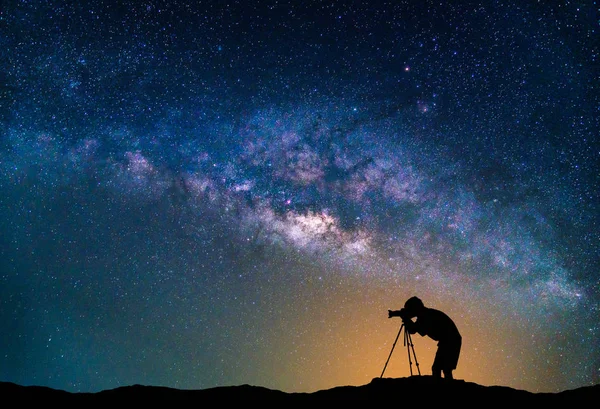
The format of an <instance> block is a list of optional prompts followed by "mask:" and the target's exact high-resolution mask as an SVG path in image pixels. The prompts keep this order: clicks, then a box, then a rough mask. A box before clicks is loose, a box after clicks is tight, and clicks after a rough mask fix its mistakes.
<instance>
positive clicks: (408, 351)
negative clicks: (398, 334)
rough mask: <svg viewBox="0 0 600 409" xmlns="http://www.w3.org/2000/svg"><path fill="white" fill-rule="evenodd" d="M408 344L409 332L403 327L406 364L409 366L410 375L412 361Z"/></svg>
mask: <svg viewBox="0 0 600 409" xmlns="http://www.w3.org/2000/svg"><path fill="white" fill-rule="evenodd" d="M410 344H411V340H410V334H409V333H408V331H406V329H405V330H404V346H405V347H406V352H407V353H408V366H409V368H410V376H412V374H413V371H412V361H411V359H410Z"/></svg>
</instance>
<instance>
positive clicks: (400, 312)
mask: <svg viewBox="0 0 600 409" xmlns="http://www.w3.org/2000/svg"><path fill="white" fill-rule="evenodd" d="M392 317H400V318H402V321H406V320H409V319H410V316H409V314H408V312H407V311H406V309H405V308H402V309H400V310H397V311H392V310H388V318H392Z"/></svg>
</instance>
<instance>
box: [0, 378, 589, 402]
mask: <svg viewBox="0 0 600 409" xmlns="http://www.w3.org/2000/svg"><path fill="white" fill-rule="evenodd" d="M0 393H1V394H2V396H3V400H4V401H5V402H11V401H13V400H12V399H16V400H14V401H13V402H40V403H45V404H49V403H78V404H80V403H85V404H96V403H104V404H106V403H124V402H130V401H132V402H135V403H137V404H144V403H153V404H156V403H161V402H178V403H179V402H181V403H183V402H185V403H192V402H194V403H200V402H206V400H207V399H209V400H211V401H214V402H216V403H218V402H227V401H240V400H274V401H287V402H311V401H321V400H325V401H327V400H329V401H335V400H340V401H366V400H369V401H373V400H381V399H386V400H388V399H401V400H402V402H418V401H421V402H422V401H423V399H425V398H427V399H429V398H433V399H434V400H440V399H448V400H449V402H453V403H457V402H458V401H462V402H490V403H495V402H498V401H513V400H518V401H519V402H527V403H556V402H566V401H600V385H594V386H589V387H581V388H577V389H572V390H566V391H563V392H558V393H532V392H528V391H525V390H519V389H514V388H510V387H505V386H483V385H479V384H476V383H473V382H466V381H463V380H444V379H435V378H433V377H431V376H422V375H419V376H411V377H407V378H375V379H373V380H372V381H371V382H370V383H368V384H366V385H361V386H339V387H334V388H331V389H324V390H319V391H316V392H310V393H304V392H292V393H288V392H283V391H279V390H273V389H268V388H264V387H260V386H252V385H240V386H222V387H214V388H208V389H198V390H188V389H175V388H167V387H159V386H144V385H132V386H123V387H119V388H115V389H109V390H104V391H101V392H96V393H71V392H66V391H63V390H57V389H51V388H47V387H41V386H21V385H17V384H14V383H10V382H0Z"/></svg>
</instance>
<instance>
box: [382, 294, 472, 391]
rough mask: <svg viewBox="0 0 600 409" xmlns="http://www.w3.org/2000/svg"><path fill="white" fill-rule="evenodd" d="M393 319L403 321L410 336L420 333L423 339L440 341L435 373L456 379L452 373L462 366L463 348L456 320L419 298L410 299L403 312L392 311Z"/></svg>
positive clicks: (390, 316) (432, 370)
mask: <svg viewBox="0 0 600 409" xmlns="http://www.w3.org/2000/svg"><path fill="white" fill-rule="evenodd" d="M392 317H400V318H402V322H403V323H404V328H405V330H406V331H408V333H409V334H414V333H415V332H418V333H419V335H421V336H422V337H424V336H428V337H430V338H431V339H433V340H434V341H438V349H437V352H436V354H435V359H434V361H433V365H432V367H431V373H432V375H433V377H434V378H441V376H442V372H443V373H444V378H445V379H453V376H452V371H453V370H454V369H456V365H457V364H458V357H459V356H460V348H461V345H462V336H461V335H460V332H459V331H458V328H457V327H456V324H454V321H452V319H451V318H450V317H449V316H448V315H446V314H445V313H443V312H442V311H439V310H436V309H433V308H427V307H425V305H424V304H423V301H421V300H420V299H419V298H417V297H411V298H409V299H408V300H407V301H406V303H405V304H404V308H402V309H401V310H396V311H393V310H388V318H392ZM413 318H416V321H413V320H412V319H413Z"/></svg>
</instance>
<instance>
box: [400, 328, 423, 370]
mask: <svg viewBox="0 0 600 409" xmlns="http://www.w3.org/2000/svg"><path fill="white" fill-rule="evenodd" d="M404 332H406V331H404ZM408 343H409V345H410V348H411V349H412V353H413V356H414V357H415V365H416V366H417V371H418V372H419V375H421V369H420V368H419V361H417V354H416V353H415V346H414V344H413V342H412V337H411V336H410V334H408ZM408 356H409V361H410V352H409V353H408ZM410 374H411V375H412V364H411V367H410Z"/></svg>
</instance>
